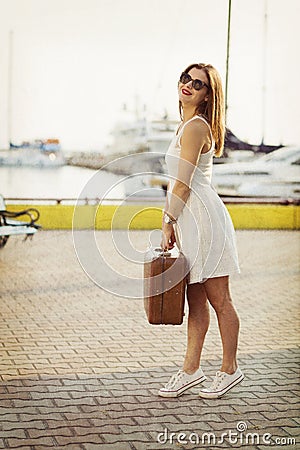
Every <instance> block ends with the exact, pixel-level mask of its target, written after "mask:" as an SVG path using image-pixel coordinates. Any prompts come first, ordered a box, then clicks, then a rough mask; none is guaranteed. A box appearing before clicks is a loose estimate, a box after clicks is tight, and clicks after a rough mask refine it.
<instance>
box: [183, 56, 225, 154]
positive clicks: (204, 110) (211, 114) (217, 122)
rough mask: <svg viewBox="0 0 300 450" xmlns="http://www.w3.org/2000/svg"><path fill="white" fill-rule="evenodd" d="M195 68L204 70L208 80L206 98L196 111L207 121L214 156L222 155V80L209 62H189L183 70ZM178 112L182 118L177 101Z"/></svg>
mask: <svg viewBox="0 0 300 450" xmlns="http://www.w3.org/2000/svg"><path fill="white" fill-rule="evenodd" d="M193 68H196V69H200V70H204V71H205V73H206V75H207V77H208V80H209V90H208V100H207V101H202V102H201V103H200V104H199V105H198V107H197V109H196V113H197V114H200V115H202V116H203V117H204V118H205V119H206V120H207V122H208V123H209V125H210V127H211V131H212V135H213V138H214V141H215V156H218V157H220V156H222V154H223V147H224V138H225V105H224V94H223V88H222V81H221V77H220V75H219V72H218V71H217V70H216V69H215V68H214V67H213V66H212V65H211V64H204V63H199V64H191V65H190V66H188V67H187V68H186V69H185V70H184V72H186V73H188V72H189V71H190V70H191V69H193ZM179 113H180V117H181V119H182V104H181V101H179Z"/></svg>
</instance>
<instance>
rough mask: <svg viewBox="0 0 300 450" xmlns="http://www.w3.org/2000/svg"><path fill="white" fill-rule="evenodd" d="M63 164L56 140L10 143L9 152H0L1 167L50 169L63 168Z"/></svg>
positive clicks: (63, 159)
mask: <svg viewBox="0 0 300 450" xmlns="http://www.w3.org/2000/svg"><path fill="white" fill-rule="evenodd" d="M65 162H66V161H65V158H64V155H63V152H62V149H61V145H60V142H59V140H58V139H46V140H40V139H37V140H35V141H33V142H22V143H21V144H20V145H18V144H13V143H12V142H11V143H10V148H9V150H6V151H1V152H0V165H1V166H31V167H41V168H42V167H47V168H50V167H60V166H63V165H64V164H65Z"/></svg>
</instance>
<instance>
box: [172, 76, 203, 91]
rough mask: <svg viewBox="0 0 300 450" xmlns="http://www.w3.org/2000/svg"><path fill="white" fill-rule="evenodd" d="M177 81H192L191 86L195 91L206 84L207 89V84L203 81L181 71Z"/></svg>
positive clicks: (185, 82)
mask: <svg viewBox="0 0 300 450" xmlns="http://www.w3.org/2000/svg"><path fill="white" fill-rule="evenodd" d="M179 81H180V83H183V84H187V83H189V82H190V81H193V82H192V87H193V88H194V89H195V90H196V91H200V89H202V88H203V87H204V86H206V87H207V89H209V86H208V85H207V84H206V83H204V81H201V80H198V78H196V79H195V80H193V78H192V77H191V75H190V74H189V73H186V72H182V74H181V75H180V78H179Z"/></svg>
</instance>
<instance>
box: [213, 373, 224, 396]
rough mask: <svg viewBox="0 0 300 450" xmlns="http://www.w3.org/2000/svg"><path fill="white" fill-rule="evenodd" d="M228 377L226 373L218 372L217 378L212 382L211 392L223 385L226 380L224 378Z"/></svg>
mask: <svg viewBox="0 0 300 450" xmlns="http://www.w3.org/2000/svg"><path fill="white" fill-rule="evenodd" d="M225 376H226V373H224V372H220V371H219V370H218V372H217V373H216V376H215V378H214V381H213V382H212V385H211V387H210V389H211V390H213V391H214V390H217V389H218V387H219V386H220V384H221V383H222V381H223V380H224V377H225Z"/></svg>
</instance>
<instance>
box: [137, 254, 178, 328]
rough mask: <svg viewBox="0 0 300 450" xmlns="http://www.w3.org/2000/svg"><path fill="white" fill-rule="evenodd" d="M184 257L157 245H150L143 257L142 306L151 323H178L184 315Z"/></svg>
mask: <svg viewBox="0 0 300 450" xmlns="http://www.w3.org/2000/svg"><path fill="white" fill-rule="evenodd" d="M185 288H186V259H185V257H184V255H183V254H182V253H179V254H178V255H176V256H173V255H172V254H171V253H170V252H163V250H162V249H161V248H154V249H150V250H149V251H148V252H147V253H146V255H145V261H144V307H145V311H146V315H147V318H148V322H149V323H151V324H153V325H159V324H164V325H181V324H182V322H183V316H184V302H185Z"/></svg>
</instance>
